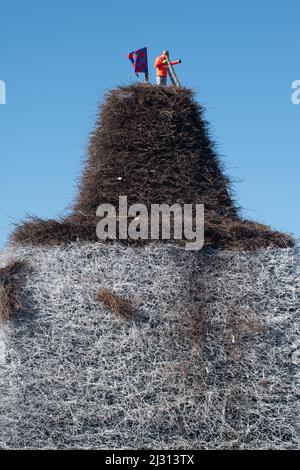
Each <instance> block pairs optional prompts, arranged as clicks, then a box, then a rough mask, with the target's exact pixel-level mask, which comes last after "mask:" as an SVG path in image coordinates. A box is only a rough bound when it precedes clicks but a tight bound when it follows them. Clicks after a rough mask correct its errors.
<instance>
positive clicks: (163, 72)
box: [154, 51, 181, 86]
mask: <svg viewBox="0 0 300 470" xmlns="http://www.w3.org/2000/svg"><path fill="white" fill-rule="evenodd" d="M166 58H169V51H163V53H162V55H160V56H159V57H157V58H156V60H155V63H154V67H155V68H156V84H157V85H163V86H165V85H166V84H167V76H168V69H167V64H166ZM180 63H181V60H180V59H179V60H174V61H173V62H171V65H176V64H180Z"/></svg>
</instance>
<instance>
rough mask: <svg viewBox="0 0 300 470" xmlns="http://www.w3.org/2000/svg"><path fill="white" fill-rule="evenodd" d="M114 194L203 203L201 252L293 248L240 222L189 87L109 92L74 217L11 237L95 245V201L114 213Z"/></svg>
mask: <svg viewBox="0 0 300 470" xmlns="http://www.w3.org/2000/svg"><path fill="white" fill-rule="evenodd" d="M119 196H127V198H128V200H127V203H128V206H129V205H132V204H137V203H138V204H143V205H144V206H146V207H147V209H150V206H151V204H167V205H169V206H172V205H173V204H175V203H177V204H181V205H183V204H193V206H195V205H196V204H204V207H205V246H206V247H213V248H229V249H239V250H242V249H254V248H259V247H265V246H269V245H275V246H281V247H286V246H293V245H294V240H293V238H292V237H290V236H289V235H286V234H282V233H279V232H274V231H272V230H271V229H270V228H269V227H267V226H265V225H262V224H258V223H256V222H251V221H247V220H242V219H241V217H240V215H239V213H238V210H237V208H236V207H235V205H234V202H233V199H232V196H231V189H230V182H229V180H228V178H227V177H226V176H225V175H224V172H223V170H222V166H221V164H220V161H219V159H218V156H217V154H216V152H215V150H214V144H213V142H212V141H211V139H210V137H209V132H208V128H207V124H206V121H205V120H204V118H203V108H202V107H201V106H200V105H199V104H197V103H196V101H195V100H194V96H193V92H192V91H191V90H190V89H187V88H174V87H161V86H153V85H150V84H144V85H141V84H137V85H131V86H126V87H119V88H117V89H115V90H113V91H111V92H110V93H108V95H107V96H106V99H105V100H104V104H103V105H102V107H101V111H100V117H99V119H98V122H97V125H96V128H95V131H94V132H93V134H92V136H91V142H90V147H89V157H88V159H87V161H86V162H85V168H84V172H83V176H82V179H81V182H80V185H79V192H78V195H77V197H76V199H75V202H74V205H73V210H72V212H71V213H70V214H69V215H68V216H67V217H65V218H64V219H60V220H43V219H38V218H33V219H31V220H29V221H25V222H23V223H21V224H20V225H19V226H18V227H17V229H16V230H15V232H14V233H13V236H12V239H13V240H14V241H16V242H18V243H30V244H62V243H69V242H74V241H80V240H87V241H96V242H97V241H99V239H98V237H97V234H96V226H97V222H98V221H99V218H97V217H96V210H97V208H98V207H99V206H100V205H101V204H112V205H114V206H115V207H116V209H117V208H118V204H119ZM123 242H124V243H126V242H129V243H131V242H132V240H131V239H130V238H128V239H127V240H126V241H124V240H123ZM149 242H151V240H149ZM145 243H146V242H145Z"/></svg>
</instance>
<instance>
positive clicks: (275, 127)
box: [0, 0, 300, 247]
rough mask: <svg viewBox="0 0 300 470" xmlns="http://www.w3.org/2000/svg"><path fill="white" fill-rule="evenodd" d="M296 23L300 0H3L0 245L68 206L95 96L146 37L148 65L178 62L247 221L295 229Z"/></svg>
mask: <svg viewBox="0 0 300 470" xmlns="http://www.w3.org/2000/svg"><path fill="white" fill-rule="evenodd" d="M299 20H300V2H299V1H296V0H286V1H276V0H273V1H270V0H264V1H261V0H260V1H258V0H251V1H250V0H245V1H243V2H241V1H238V0H215V1H214V0H203V1H201V0H187V1H185V2H182V1H181V2H178V1H176V0H174V1H170V0H165V1H162V0H160V1H157V0H151V1H148V2H143V1H137V0H132V1H130V0H129V1H127V2H125V1H121V0H111V1H110V2H102V1H100V0H99V1H98V0H85V1H81V0H60V1H59V0H51V1H49V0H47V1H46V0H45V1H43V2H41V1H37V0H2V1H1V5H0V21H1V27H0V49H1V54H0V80H3V81H5V83H6V86H7V103H6V105H0V158H1V166H0V247H1V246H3V245H4V243H5V241H6V239H7V236H8V234H9V232H10V231H11V230H12V224H13V223H14V222H15V221H16V220H18V219H19V218H20V217H24V216H25V215H26V213H30V214H35V215H38V216H40V217H45V218H47V217H57V216H58V215H60V214H63V213H64V211H65V209H66V208H67V207H68V206H69V205H70V204H71V203H72V200H73V197H74V193H75V191H76V187H77V186H76V185H77V181H78V178H79V177H80V173H81V170H82V162H83V160H84V158H85V157H86V148H87V143H88V139H89V133H90V132H91V130H92V129H93V127H94V123H95V119H96V116H97V108H98V103H99V102H100V101H101V100H102V98H103V94H104V93H105V91H107V90H108V89H110V88H112V87H115V86H117V85H119V84H128V83H130V82H132V81H134V80H135V78H134V74H133V71H132V67H131V65H130V62H129V61H128V59H127V53H128V52H129V51H131V50H133V49H135V48H139V47H143V46H144V45H147V46H148V50H149V55H150V62H151V66H152V62H153V60H154V58H155V56H156V55H158V54H159V53H160V52H161V51H162V50H163V49H164V48H168V49H169V50H170V51H171V54H172V56H173V57H174V58H179V57H180V58H181V59H182V61H183V62H182V64H181V65H179V66H178V69H177V70H178V73H179V76H180V79H181V81H182V83H183V84H184V85H186V86H189V87H192V88H193V89H194V90H195V91H196V93H197V99H198V100H199V101H200V102H201V103H202V104H204V105H205V106H206V108H207V119H208V121H209V122H210V124H211V130H212V132H213V134H214V136H215V140H216V142H217V145H218V149H219V152H220V154H221V155H222V156H223V158H224V162H225V165H226V168H227V172H228V174H229V175H230V176H231V177H232V178H233V180H234V181H236V182H235V183H234V189H235V193H236V199H237V201H238V203H239V205H240V206H241V207H242V208H243V209H244V215H245V217H248V218H252V219H256V220H259V221H262V222H264V223H267V224H269V225H271V226H272V227H274V228H276V229H279V230H284V231H288V232H292V233H294V234H295V235H296V236H297V237H299V236H300V219H299V211H298V204H299V199H300V198H299V196H300V189H299V186H300V185H299V173H300V171H299V170H300V159H299V157H300V138H299V135H300V133H299V124H300V105H298V106H297V105H294V104H292V101H291V95H292V89H291V84H292V82H293V81H294V80H300V67H299V46H300V34H299ZM151 79H152V81H154V70H153V69H151Z"/></svg>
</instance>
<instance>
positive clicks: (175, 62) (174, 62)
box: [171, 59, 181, 65]
mask: <svg viewBox="0 0 300 470" xmlns="http://www.w3.org/2000/svg"><path fill="white" fill-rule="evenodd" d="M177 64H181V59H178V60H173V62H171V65H177Z"/></svg>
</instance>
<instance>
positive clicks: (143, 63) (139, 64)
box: [128, 47, 148, 77]
mask: <svg viewBox="0 0 300 470" xmlns="http://www.w3.org/2000/svg"><path fill="white" fill-rule="evenodd" d="M128 59H129V60H130V61H131V63H132V65H133V67H134V72H135V74H136V76H137V77H138V76H139V73H145V74H148V56H147V47H143V48H142V49H137V50H136V51H132V52H129V54H128Z"/></svg>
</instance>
